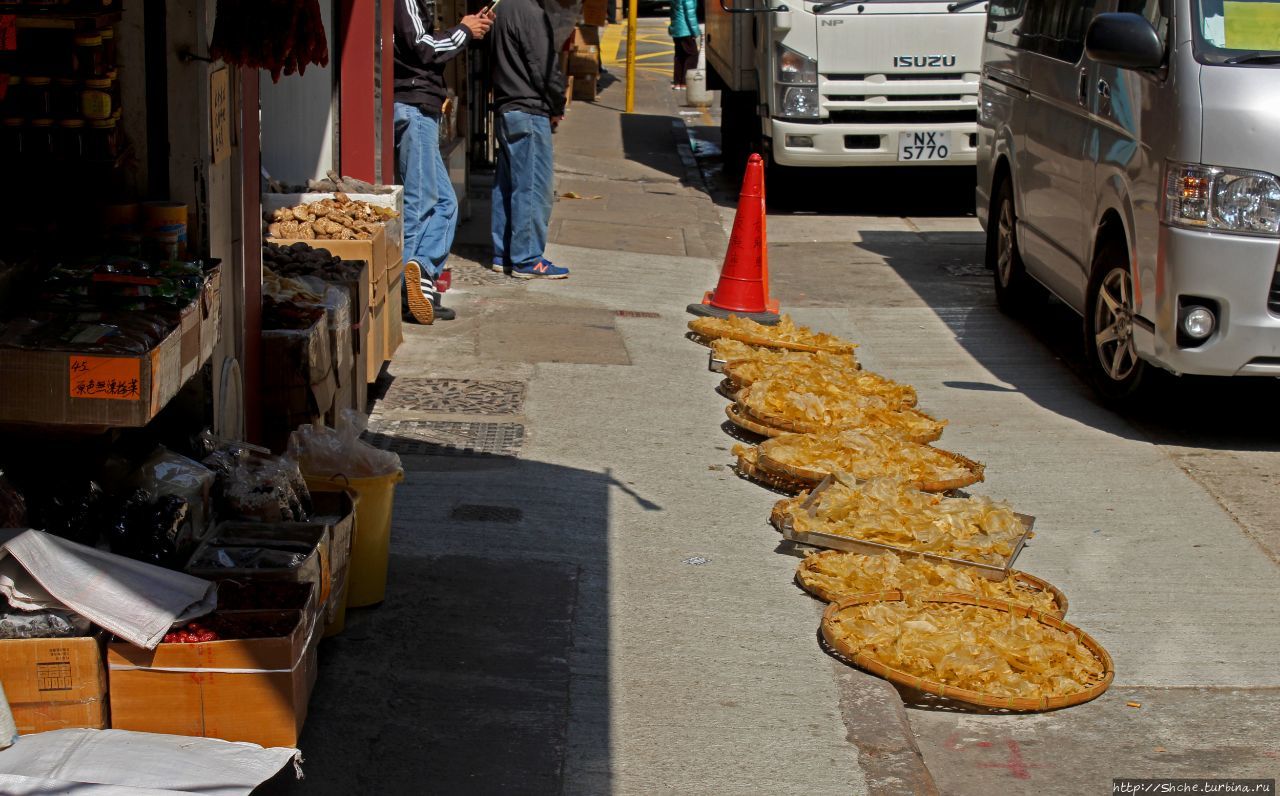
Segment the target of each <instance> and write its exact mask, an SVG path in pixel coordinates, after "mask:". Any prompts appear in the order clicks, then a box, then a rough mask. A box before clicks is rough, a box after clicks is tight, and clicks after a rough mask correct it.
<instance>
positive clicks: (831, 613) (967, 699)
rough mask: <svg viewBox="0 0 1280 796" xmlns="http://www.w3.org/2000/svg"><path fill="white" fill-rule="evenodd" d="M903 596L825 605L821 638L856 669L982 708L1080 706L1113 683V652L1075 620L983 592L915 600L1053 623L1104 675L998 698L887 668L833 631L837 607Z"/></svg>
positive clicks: (867, 597)
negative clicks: (1074, 687)
mask: <svg viewBox="0 0 1280 796" xmlns="http://www.w3.org/2000/svg"><path fill="white" fill-rule="evenodd" d="M902 599H903V596H902V592H900V591H885V592H879V593H877V594H859V595H855V596H853V597H845V598H843V599H840V600H838V601H836V602H833V603H831V604H830V605H828V606H827V609H826V610H825V611H823V613H822V638H823V640H824V641H825V642H826V643H827V645H828V646H830V647H831V649H832V650H834V651H835V652H837V653H839V654H840V656H841V657H843V658H844V659H846V660H848V661H850V662H852V663H853V664H854V665H855V666H857V667H858V668H860V669H864V670H866V671H868V672H871V673H872V674H875V675H879V676H880V677H883V678H885V679H886V680H888V681H890V682H892V683H897V684H898V685H903V686H906V687H908V688H914V689H917V690H919V691H924V692H925V693H929V694H935V695H937V696H940V697H943V698H944V699H951V700H954V701H956V702H964V703H967V704H970V705H978V706H980V707H985V708H995V709H998V710H1017V711H1042V710H1057V709H1059V708H1066V707H1071V706H1072V705H1080V704H1083V703H1085V702H1088V701H1090V700H1092V699H1097V698H1098V697H1099V696H1101V695H1102V694H1103V692H1105V691H1106V690H1107V688H1108V687H1109V686H1110V685H1111V681H1112V680H1113V679H1115V664H1114V663H1112V661H1111V656H1110V655H1109V654H1107V651H1106V650H1105V649H1103V648H1102V645H1101V644H1099V643H1098V642H1097V641H1095V640H1094V639H1093V637H1092V636H1090V635H1089V634H1088V633H1085V632H1084V631H1083V630H1081V629H1080V628H1078V627H1075V626H1074V625H1069V624H1067V623H1066V622H1064V621H1063V620H1061V619H1057V618H1055V617H1052V616H1049V615H1048V614H1045V613H1042V612H1040V611H1035V610H1032V609H1030V608H1027V607H1026V606H1022V605H1015V604H1013V603H1009V602H1005V601H1003V600H991V599H987V598H984V597H976V596H974V595H972V594H945V595H931V596H922V597H919V599H921V600H923V601H925V602H930V603H962V604H965V605H976V606H980V607H982V608H990V609H992V610H994V611H1005V612H1006V613H1010V614H1013V615H1015V616H1025V617H1029V618H1031V619H1034V620H1036V621H1038V622H1040V623H1041V624H1045V625H1048V626H1049V627H1052V628H1056V629H1058V630H1061V631H1063V632H1066V633H1070V634H1072V635H1073V636H1075V637H1076V638H1077V639H1078V640H1079V642H1080V643H1081V644H1083V645H1084V646H1085V647H1086V648H1087V649H1088V650H1089V652H1091V653H1093V655H1094V656H1095V657H1096V658H1097V659H1098V660H1099V662H1101V663H1102V670H1103V675H1102V680H1100V681H1099V682H1098V683H1096V684H1095V685H1093V686H1092V687H1090V688H1087V689H1085V690H1084V691H1080V692H1078V693H1075V694H1069V695H1066V696H1051V697H1000V696H991V695H988V694H983V693H980V692H978V691H970V690H968V689H965V688H956V687H954V686H949V685H945V684H943V683H938V682H934V681H932V680H926V679H924V678H922V677H918V676H916V675H913V674H908V673H907V672H903V671H899V670H898V669H893V668H890V667H889V666H886V665H885V664H883V663H881V662H880V661H879V660H877V659H876V658H875V657H873V656H872V655H871V654H870V653H867V652H864V651H862V650H861V649H859V648H857V647H855V646H854V645H852V644H850V643H849V642H848V641H847V640H846V639H844V638H840V637H837V636H836V634H835V632H834V631H833V623H834V621H835V618H836V616H837V615H839V614H840V612H841V611H845V610H847V609H849V608H851V607H853V606H855V605H864V604H866V603H872V602H897V601H900V600H902Z"/></svg>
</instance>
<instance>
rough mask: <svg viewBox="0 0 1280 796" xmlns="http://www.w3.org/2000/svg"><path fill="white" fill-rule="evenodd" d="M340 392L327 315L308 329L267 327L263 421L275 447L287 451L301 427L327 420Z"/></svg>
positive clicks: (263, 333) (264, 331) (265, 434)
mask: <svg viewBox="0 0 1280 796" xmlns="http://www.w3.org/2000/svg"><path fill="white" fill-rule="evenodd" d="M353 367H354V366H353ZM337 392H338V381H337V377H336V376H335V375H334V370H333V358H332V354H331V352H330V350H329V331H328V321H327V320H326V319H324V318H321V319H320V320H317V321H316V322H315V323H313V324H312V325H311V326H310V327H308V328H306V329H266V330H263V332H262V419H263V427H264V437H265V441H266V443H267V444H268V446H270V447H271V448H272V450H277V451H278V450H283V448H284V445H285V443H286V442H287V441H288V438H289V433H290V432H291V431H293V429H295V428H297V427H298V426H299V425H301V424H303V423H318V422H321V421H323V419H324V415H325V413H326V412H328V411H329V410H330V409H331V408H332V407H333V402H334V398H335V396H336V395H337Z"/></svg>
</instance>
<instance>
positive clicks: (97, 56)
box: [75, 33, 108, 80]
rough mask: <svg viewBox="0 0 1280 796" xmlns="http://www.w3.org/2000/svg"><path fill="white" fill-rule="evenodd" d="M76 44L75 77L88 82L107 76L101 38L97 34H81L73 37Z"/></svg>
mask: <svg viewBox="0 0 1280 796" xmlns="http://www.w3.org/2000/svg"><path fill="white" fill-rule="evenodd" d="M75 43H76V75H77V76H79V77H81V78H83V79H85V80H89V79H91V78H95V77H105V76H106V74H107V69H108V67H107V65H106V59H105V58H104V57H103V56H104V54H105V48H104V47H103V46H102V37H101V36H99V35H98V34H97V33H83V34H80V35H78V36H76V37H75Z"/></svg>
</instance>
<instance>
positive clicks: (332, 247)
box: [267, 194, 387, 307]
mask: <svg viewBox="0 0 1280 796" xmlns="http://www.w3.org/2000/svg"><path fill="white" fill-rule="evenodd" d="M268 195H269V196H275V195H282V196H283V195H285V194H268ZM267 242H268V243H275V244H277V245H280V246H292V245H293V244H295V243H305V244H307V245H308V246H310V247H311V248H313V249H323V250H325V251H327V252H329V253H330V254H332V255H333V256H335V257H341V258H342V259H344V260H363V261H364V262H366V263H368V264H369V299H368V300H369V306H370V307H372V306H373V305H374V303H376V302H377V300H378V297H379V285H381V295H382V296H385V295H386V271H387V243H386V237H385V232H384V229H379V230H378V231H377V232H375V233H374V235H373V237H372V238H369V239H368V240H301V241H300V240H298V239H296V238H268V239H267Z"/></svg>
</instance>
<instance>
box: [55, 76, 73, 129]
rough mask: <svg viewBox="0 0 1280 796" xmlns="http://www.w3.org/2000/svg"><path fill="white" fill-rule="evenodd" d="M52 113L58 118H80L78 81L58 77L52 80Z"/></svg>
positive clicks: (71, 78)
mask: <svg viewBox="0 0 1280 796" xmlns="http://www.w3.org/2000/svg"><path fill="white" fill-rule="evenodd" d="M53 115H54V116H56V117H57V118H59V119H79V118H80V81H79V80H76V79H75V78H74V77H60V78H58V79H57V80H55V81H53Z"/></svg>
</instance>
